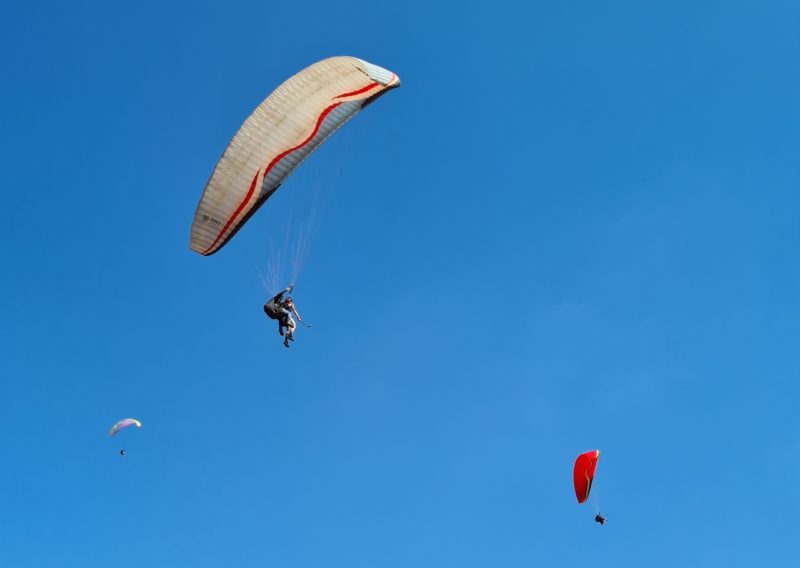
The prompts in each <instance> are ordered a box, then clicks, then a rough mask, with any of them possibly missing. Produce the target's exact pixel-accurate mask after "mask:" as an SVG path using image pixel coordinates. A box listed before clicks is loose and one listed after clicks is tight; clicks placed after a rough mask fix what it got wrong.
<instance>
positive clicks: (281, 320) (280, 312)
mask: <svg viewBox="0 0 800 568" xmlns="http://www.w3.org/2000/svg"><path fill="white" fill-rule="evenodd" d="M293 289H294V285H289V286H287V287H286V289H284V290H281V291H280V292H278V293H277V294H276V295H275V296H274V297H272V298H271V299H270V300H269V301H268V302H267V303H266V304H264V313H265V314H267V317H268V318H270V319H274V320H277V321H278V333H280V334H281V335H282V336H283V335H285V337H284V339H283V345H284V346H285V347H287V348H288V347H289V342H290V341H294V330H295V329H296V328H297V324H296V323H295V321H294V319H293V318H292V314H294V315H295V317H296V318H297V321H299V322H301V323H302V324H303V325H305V326H306V327H311V326H310V325H309V324H307V323H305V322H304V321H303V319H302V318H301V317H300V314H299V313H298V312H297V307H296V306H295V305H294V300H292V298H290V297H288V296H287V297H286V298H284V297H283V295H284V294H291V293H292V290H293ZM284 328H286V332H285V334H284Z"/></svg>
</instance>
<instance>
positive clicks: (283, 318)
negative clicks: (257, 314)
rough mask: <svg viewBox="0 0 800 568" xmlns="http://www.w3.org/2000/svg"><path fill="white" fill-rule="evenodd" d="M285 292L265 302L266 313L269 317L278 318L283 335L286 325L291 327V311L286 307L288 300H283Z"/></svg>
mask: <svg viewBox="0 0 800 568" xmlns="http://www.w3.org/2000/svg"><path fill="white" fill-rule="evenodd" d="M283 294H284V293H283V292H281V293H280V294H278V295H277V296H275V297H274V298H272V299H271V300H270V301H269V302H267V303H266V304H264V313H265V314H267V317H268V318H269V319H274V320H278V324H279V325H278V329H279V331H280V334H281V335H283V329H282V328H284V327H287V328H288V327H289V311H288V310H287V309H286V308H285V307H284V305H285V303H286V301H285V300H282V297H283Z"/></svg>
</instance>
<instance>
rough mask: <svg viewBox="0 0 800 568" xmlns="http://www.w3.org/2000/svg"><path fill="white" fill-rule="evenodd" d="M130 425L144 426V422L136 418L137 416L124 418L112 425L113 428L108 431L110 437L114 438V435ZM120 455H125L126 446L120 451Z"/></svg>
mask: <svg viewBox="0 0 800 568" xmlns="http://www.w3.org/2000/svg"><path fill="white" fill-rule="evenodd" d="M129 426H136V427H137V428H141V427H142V423H141V422H139V421H138V420H136V419H135V418H123V419H122V420H120V421H118V422H115V423H114V425H113V426H112V427H111V430H109V431H108V437H109V438H113V437H114V435H116V434H117V432H119V431H120V430H124V429H125V428H128V427H129ZM119 455H121V456H123V457H125V456H126V455H127V454H126V452H125V448H123V449H121V450H120V451H119Z"/></svg>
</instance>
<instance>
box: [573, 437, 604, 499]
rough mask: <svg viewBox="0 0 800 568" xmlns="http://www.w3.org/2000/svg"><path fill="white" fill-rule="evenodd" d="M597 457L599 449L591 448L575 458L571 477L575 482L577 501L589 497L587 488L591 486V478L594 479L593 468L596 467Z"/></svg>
mask: <svg viewBox="0 0 800 568" xmlns="http://www.w3.org/2000/svg"><path fill="white" fill-rule="evenodd" d="M599 457H600V450H592V451H590V452H586V453H583V454H581V455H579V456H578V457H577V458H576V459H575V469H573V470H572V479H573V481H574V482H575V497H577V498H578V503H584V502H585V501H586V500H587V499H588V498H589V490H590V489H591V488H592V479H594V468H595V467H597V458H599Z"/></svg>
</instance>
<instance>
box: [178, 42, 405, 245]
mask: <svg viewBox="0 0 800 568" xmlns="http://www.w3.org/2000/svg"><path fill="white" fill-rule="evenodd" d="M399 86H400V79H399V78H398V77H397V75H395V74H394V73H392V72H391V71H388V70H386V69H384V68H382V67H378V66H377V65H373V64H372V63H368V62H366V61H364V60H362V59H358V58H356V57H331V58H328V59H323V60H322V61H318V62H317V63H314V64H313V65H311V66H309V67H307V68H306V69H303V70H302V71H300V72H299V73H297V74H296V75H294V76H292V77H290V78H289V79H287V80H286V81H285V82H284V83H283V84H282V85H280V86H279V87H278V88H277V89H275V90H274V91H273V92H272V93H271V94H270V95H269V96H268V97H267V98H266V99H265V100H264V101H263V102H262V103H261V104H260V105H259V106H258V107H257V108H256V109H255V111H253V113H252V114H251V115H250V116H249V117H248V118H247V120H245V122H244V124H242V126H241V127H240V128H239V131H238V132H237V133H236V135H235V136H234V137H233V139H232V140H231V142H230V144H228V147H227V149H226V150H225V152H224V153H223V154H222V157H221V158H220V160H219V162H218V163H217V165H216V166H215V167H214V171H213V172H212V174H211V177H210V178H209V180H208V183H207V184H206V187H205V189H204V190H203V195H202V197H201V198H200V203H199V204H198V206H197V210H196V211H195V214H194V221H193V222H192V231H191V236H190V238H189V247H190V248H191V249H192V250H193V251H195V252H197V253H199V254H202V255H204V256H208V255H210V254H214V253H215V252H217V251H218V250H219V249H221V248H222V247H223V246H224V245H225V243H227V242H228V241H229V240H230V239H231V238H232V237H233V235H235V234H236V232H237V231H238V230H239V229H240V228H241V227H242V226H243V225H244V224H245V223H246V222H247V220H248V219H249V218H250V216H251V215H253V213H255V212H256V210H257V209H258V208H259V207H261V205H263V204H264V202H266V201H267V199H269V198H270V196H271V195H272V194H273V193H275V191H276V190H277V189H278V187H280V185H281V184H282V183H283V182H284V181H285V180H286V178H287V177H289V175H291V173H292V172H293V171H294V170H295V169H296V168H297V167H298V166H299V165H300V164H301V163H302V162H303V160H305V159H306V158H307V157H308V156H309V154H311V152H313V151H314V149H315V148H317V146H319V145H320V144H322V143H323V142H324V141H325V139H326V138H327V137H328V136H330V135H331V134H333V132H334V131H335V130H336V129H337V128H339V127H340V126H342V125H343V124H344V123H345V122H347V121H348V120H350V119H351V118H352V117H353V116H355V115H356V114H357V113H358V112H359V111H361V109H363V108H364V107H365V106H367V105H368V104H369V103H371V102H373V101H374V100H375V99H376V98H378V97H380V96H381V95H383V94H384V93H386V92H388V91H389V90H391V89H394V88H396V87H399Z"/></svg>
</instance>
